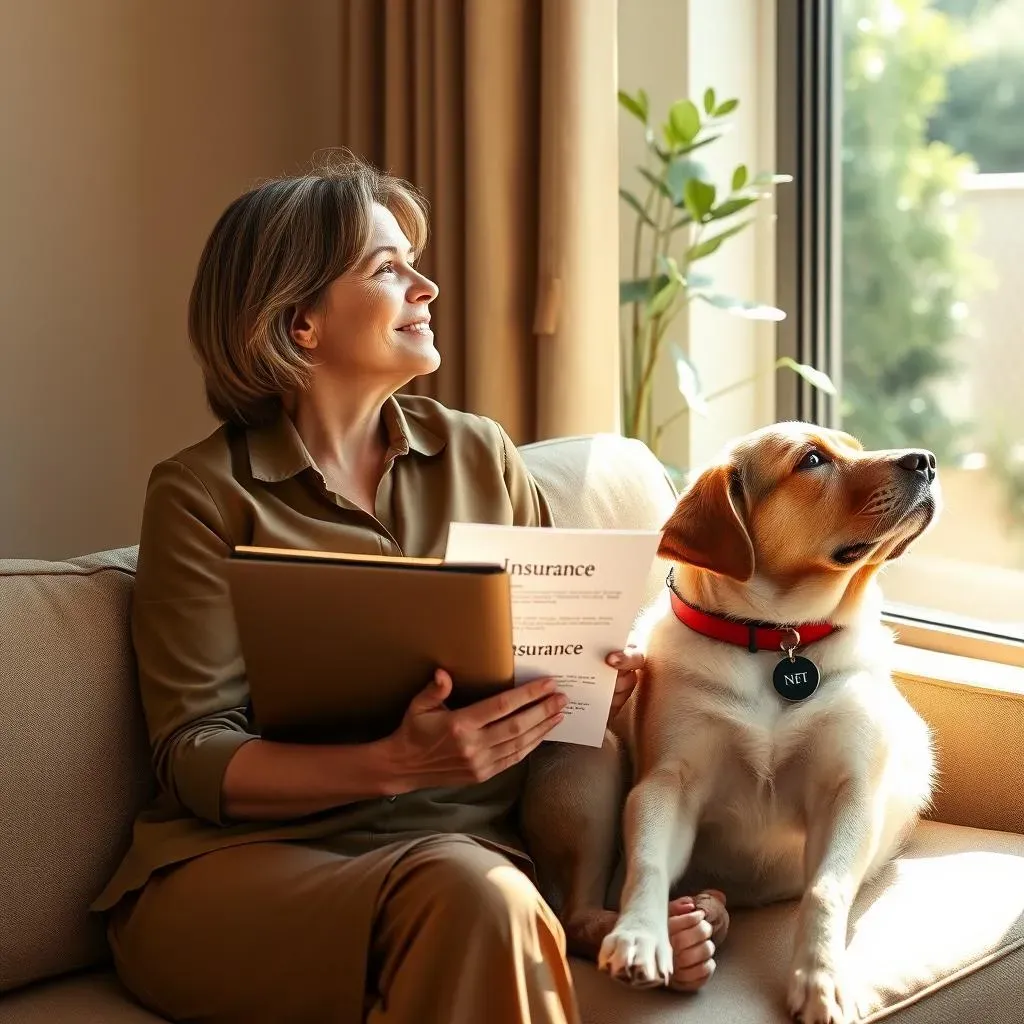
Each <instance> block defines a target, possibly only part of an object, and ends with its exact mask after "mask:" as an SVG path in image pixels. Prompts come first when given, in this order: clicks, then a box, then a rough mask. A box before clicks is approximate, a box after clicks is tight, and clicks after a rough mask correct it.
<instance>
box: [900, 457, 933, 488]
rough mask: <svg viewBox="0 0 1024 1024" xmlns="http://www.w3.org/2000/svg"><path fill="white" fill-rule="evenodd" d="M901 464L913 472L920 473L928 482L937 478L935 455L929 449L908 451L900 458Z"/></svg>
mask: <svg viewBox="0 0 1024 1024" xmlns="http://www.w3.org/2000/svg"><path fill="white" fill-rule="evenodd" d="M899 464H900V466H902V467H903V468H904V469H909V470H910V472H911V473H920V474H921V475H922V476H923V477H924V478H925V479H926V480H927V481H928V483H931V482H932V481H933V480H934V479H935V456H934V455H932V453H931V452H928V451H918V452H907V454H906V455H904V456H903V457H902V458H901V459H900V460H899Z"/></svg>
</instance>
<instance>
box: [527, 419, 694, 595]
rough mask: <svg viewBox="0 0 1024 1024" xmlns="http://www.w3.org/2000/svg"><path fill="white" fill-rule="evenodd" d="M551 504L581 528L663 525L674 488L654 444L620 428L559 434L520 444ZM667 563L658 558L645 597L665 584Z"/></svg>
mask: <svg viewBox="0 0 1024 1024" xmlns="http://www.w3.org/2000/svg"><path fill="white" fill-rule="evenodd" d="M519 450H520V452H522V455H523V460H524V461H525V462H526V465H527V466H528V467H529V470H530V472H531V473H532V474H533V476H534V478H535V479H536V481H537V484H538V486H539V487H540V489H541V491H542V492H543V493H544V496H545V497H546V498H547V500H548V502H549V504H550V505H551V514H552V518H553V519H554V524H555V526H561V527H571V528H574V529H580V530H594V529H607V528H614V529H618V530H660V529H661V528H662V526H663V525H664V523H665V520H666V519H668V517H669V515H670V513H671V512H672V509H673V508H674V507H675V503H676V491H675V488H674V487H673V485H672V482H671V480H670V479H669V477H668V474H667V473H666V472H665V468H664V467H663V466H662V464H661V463H660V462H659V461H658V459H657V458H655V456H654V454H653V453H652V452H651V450H650V449H649V448H648V447H647V446H646V445H644V444H642V443H641V442H639V441H637V440H635V439H634V438H627V437H621V436H620V435H618V434H593V435H588V436H586V437H569V438H558V439H557V440H553V441H538V442H536V443H535V444H528V445H523V446H522V447H521V448H520V449H519ZM667 572H668V564H667V563H663V562H661V560H660V559H655V560H654V565H653V566H652V568H651V573H650V576H649V577H648V580H647V587H646V591H645V595H644V597H645V600H646V601H650V600H652V599H653V598H654V597H655V595H656V594H657V593H658V591H659V589H660V588H661V587H663V586H664V585H665V576H666V574H667Z"/></svg>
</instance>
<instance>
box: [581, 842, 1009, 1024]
mask: <svg viewBox="0 0 1024 1024" xmlns="http://www.w3.org/2000/svg"><path fill="white" fill-rule="evenodd" d="M795 917H796V903H795V902H790V903H784V904H778V905H776V906H773V907H769V908H766V909H761V910H756V911H737V912H735V913H734V914H733V917H732V925H731V928H730V931H729V938H728V941H727V943H726V944H725V946H724V948H723V949H722V950H721V952H720V953H719V955H718V957H717V962H718V971H717V973H716V974H715V977H714V978H713V979H712V981H711V983H710V984H709V985H708V986H707V987H706V988H705V989H704V990H703V991H702V992H700V993H698V994H697V995H696V996H686V995H677V994H675V993H670V992H665V991H657V992H634V991H632V990H630V989H627V988H626V987H625V986H623V985H621V984H619V983H617V982H613V981H611V980H610V979H608V978H607V977H606V976H605V975H602V974H598V972H597V971H596V969H594V968H593V967H591V966H589V965H586V964H582V963H581V964H578V965H576V967H575V971H574V973H575V976H576V980H577V987H578V990H579V993H580V998H581V1000H582V1001H583V1002H584V1004H585V1005H586V1007H587V1013H588V1016H587V1024H619V1022H622V1021H629V1022H631V1024H707V1022H710V1021H713V1022H714V1024H789V1021H788V1017H787V1015H786V1012H785V991H786V988H785V985H786V968H787V958H788V954H789V949H790V941H791V937H792V934H793V927H794V923H795ZM850 964H851V969H852V972H853V976H854V977H855V978H856V979H857V980H858V982H859V985H860V989H859V1008H860V1012H861V1014H862V1020H863V1021H874V1020H883V1019H884V1020H889V1021H891V1022H892V1024H910V1022H915V1024H917V1022H924V1021H928V1022H932V1024H951V1022H954V1021H960V1022H962V1024H1021V1021H1022V1020H1024V1009H1022V1000H1024V992H1022V982H1021V979H1022V978H1024V836H1018V835H1011V834H1008V833H1002V832H985V831H980V830H975V829H969V828H962V827H959V826H956V825H944V824H938V823H935V822H925V823H924V824H922V825H921V826H920V828H919V829H918V831H917V833H916V835H915V836H914V839H913V840H912V842H911V844H910V846H909V848H908V849H907V851H906V853H905V854H904V855H903V856H902V857H900V858H899V859H898V860H897V861H896V862H895V863H894V864H893V865H891V866H890V868H889V869H887V870H886V871H885V872H884V874H883V875H882V876H881V877H880V878H879V879H878V880H877V882H876V883H875V884H874V885H872V886H870V887H868V888H866V889H865V891H864V892H862V894H861V896H860V898H859V899H858V901H857V904H856V907H855V909H854V914H853V921H852V926H851V930H850Z"/></svg>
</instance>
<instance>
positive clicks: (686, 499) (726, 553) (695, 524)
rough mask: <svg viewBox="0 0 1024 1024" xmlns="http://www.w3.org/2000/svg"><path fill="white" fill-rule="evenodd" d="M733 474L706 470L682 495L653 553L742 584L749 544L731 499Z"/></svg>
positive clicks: (747, 573) (750, 571) (750, 565)
mask: <svg viewBox="0 0 1024 1024" xmlns="http://www.w3.org/2000/svg"><path fill="white" fill-rule="evenodd" d="M733 486H734V481H733V470H732V469H731V468H730V467H729V466H715V467H714V468H712V469H706V470H705V471H704V472H703V473H701V475H700V476H699V477H698V478H697V479H696V480H695V481H694V483H693V484H691V485H690V487H689V488H688V489H687V490H686V491H685V492H684V493H683V496H682V497H681V498H680V499H679V503H678V504H677V505H676V507H675V510H674V511H673V513H672V515H671V516H669V518H668V521H667V522H666V523H665V527H664V533H663V535H662V538H661V544H660V545H659V547H658V554H659V555H660V556H661V557H662V558H668V559H671V560H672V561H675V562H687V563H689V564H690V565H696V566H699V567H700V568H701V569H710V570H711V571H712V572H716V573H719V574H720V575H722V576H731V577H732V578H733V579H736V580H741V581H743V582H746V581H747V580H749V579H750V577H751V576H753V575H754V545H753V544H752V543H751V540H750V534H749V533H747V526H746V523H744V521H743V516H742V514H741V513H740V512H739V511H738V510H737V508H736V504H735V502H734V500H733V495H732V488H733Z"/></svg>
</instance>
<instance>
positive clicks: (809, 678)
mask: <svg viewBox="0 0 1024 1024" xmlns="http://www.w3.org/2000/svg"><path fill="white" fill-rule="evenodd" d="M820 680H821V673H819V672H818V666H817V665H815V664H814V662H813V661H811V660H810V658H803V657H800V655H787V656H786V657H785V658H783V659H782V661H780V662H779V663H778V664H777V665H776V666H775V671H774V672H773V673H772V682H773V683H774V684H775V689H776V690H777V691H778V693H779V696H781V697H785V698H786V700H789V701H793V702H796V701H801V700H807V698H808V697H810V696H811V694H812V693H814V691H815V690H816V689H817V688H818V683H819V682H820Z"/></svg>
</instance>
